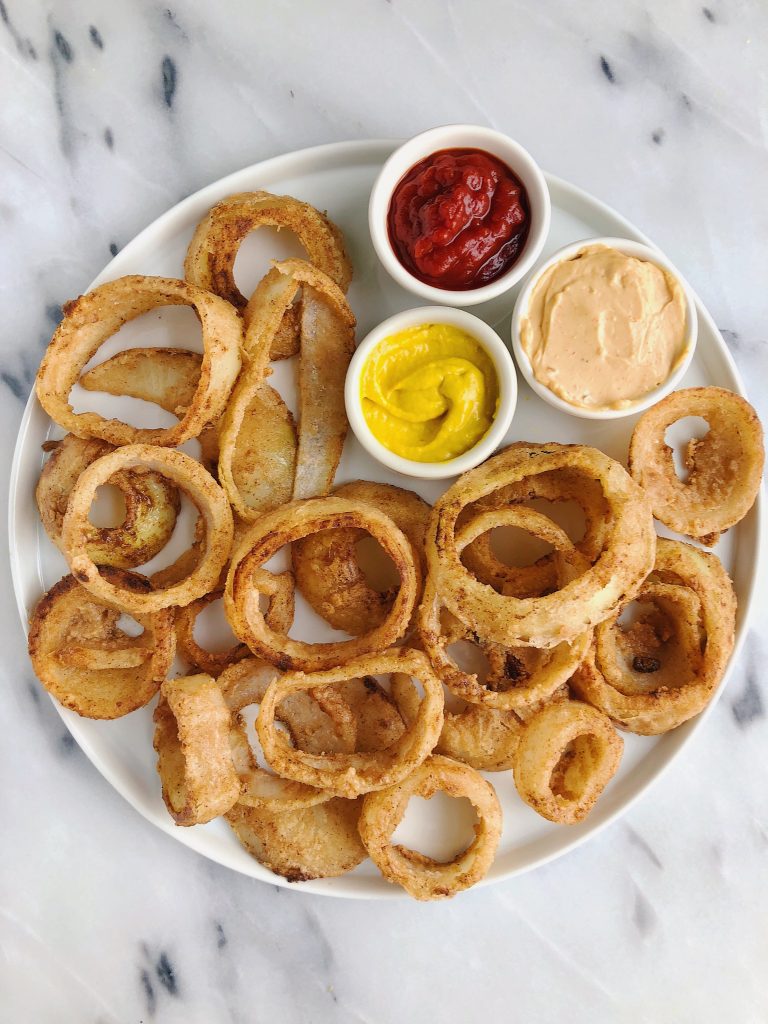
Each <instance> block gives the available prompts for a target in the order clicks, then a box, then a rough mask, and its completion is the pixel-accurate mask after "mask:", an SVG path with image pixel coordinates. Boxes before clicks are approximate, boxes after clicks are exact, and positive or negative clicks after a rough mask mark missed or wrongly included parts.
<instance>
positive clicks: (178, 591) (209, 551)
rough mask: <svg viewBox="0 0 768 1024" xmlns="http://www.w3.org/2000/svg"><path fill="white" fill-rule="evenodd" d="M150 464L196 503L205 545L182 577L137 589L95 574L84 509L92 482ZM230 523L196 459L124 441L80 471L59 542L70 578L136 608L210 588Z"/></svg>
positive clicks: (182, 601)
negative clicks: (162, 586) (144, 590)
mask: <svg viewBox="0 0 768 1024" xmlns="http://www.w3.org/2000/svg"><path fill="white" fill-rule="evenodd" d="M130 469H139V470H152V471H154V472H156V473H160V474H161V475H162V476H164V477H166V478H167V479H169V480H171V481H172V482H173V483H175V484H176V485H177V486H178V487H180V488H181V489H183V490H184V491H185V492H186V493H187V494H188V495H189V497H190V499H191V500H192V501H193V502H194V504H195V505H196V506H197V510H198V512H199V515H200V518H201V519H202V520H203V522H204V525H205V546H204V550H203V552H202V555H201V557H200V560H199V562H198V564H197V566H196V567H195V568H194V569H193V570H192V572H191V573H190V574H189V575H188V576H187V577H186V578H184V579H183V580H182V581H181V582H179V583H175V584H173V585H171V586H169V587H167V588H166V589H165V590H155V591H153V592H152V593H147V594H144V593H142V594H139V593H132V592H131V591H128V590H124V589H123V588H121V587H119V586H115V585H114V584H113V583H111V582H110V580H109V579H108V578H107V577H106V576H103V575H100V573H99V569H98V566H97V565H96V564H95V563H94V562H93V560H92V559H91V558H90V557H89V555H88V551H87V537H88V512H89V510H90V507H91V502H92V501H93V498H94V495H95V493H96V490H97V488H98V487H99V486H100V485H101V484H103V483H106V482H107V480H109V478H110V477H111V476H112V475H113V474H114V473H115V472H117V471H118V470H130ZM233 532H234V527H233V523H232V513H231V511H230V509H229V504H228V503H227V498H226V495H225V494H224V492H223V491H222V490H221V488H220V487H219V486H218V484H217V483H216V482H215V481H214V479H213V478H212V477H211V475H210V474H209V473H207V472H206V471H205V469H203V467H202V466H201V465H200V463H199V462H195V460H194V459H191V458H190V457H189V456H188V455H184V454H183V453H182V452H177V451H173V450H171V449H166V448H155V447H152V446H151V445H141V444H137V445H127V446H126V447H124V448H118V449H117V451H114V452H111V453H110V454H109V455H104V456H102V458H100V459H97V460H96V462H93V463H91V465H90V466H88V468H87V469H86V470H84V472H83V473H82V474H81V476H80V479H79V480H78V481H77V484H76V485H75V488H74V490H73V491H72V495H71V497H70V500H69V506H68V508H67V513H66V515H65V516H64V523H63V526H62V533H61V542H62V547H63V548H64V552H65V555H66V558H67V561H68V562H69V567H70V569H71V571H72V574H73V575H74V576H75V578H76V579H77V580H78V581H79V582H80V583H82V584H83V586H84V587H85V588H86V589H87V590H89V591H90V592H91V593H92V594H94V595H96V596H97V597H100V598H102V600H103V601H105V602H106V603H108V604H112V605H114V606H116V607H118V608H121V609H122V610H123V611H126V612H129V613H130V614H135V613H137V612H141V613H146V612H154V611H158V610H159V609H160V608H168V607H170V606H171V605H182V606H183V605H187V604H189V603H190V602H192V601H194V600H195V598H197V597H202V596H203V594H207V593H208V592H209V591H210V590H212V589H213V588H214V587H215V586H216V584H217V582H218V580H219V577H220V575H221V571H222V569H223V568H224V566H225V565H226V563H227V561H228V559H229V555H230V551H231V549H232V536H233Z"/></svg>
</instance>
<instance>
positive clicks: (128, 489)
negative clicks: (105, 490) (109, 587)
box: [35, 434, 180, 569]
mask: <svg viewBox="0 0 768 1024" xmlns="http://www.w3.org/2000/svg"><path fill="white" fill-rule="evenodd" d="M45 447H46V450H47V451H52V452H53V454H52V455H51V457H50V459H49V460H48V461H47V462H46V464H45V466H44V467H43V471H42V473H41V474H40V479H39V480H38V483H37V488H36V490H35V500H36V501H37V507H38V510H39V512H40V518H41V520H42V523H43V526H44V527H45V531H46V533H47V534H48V536H49V537H50V538H51V540H52V541H53V543H54V544H55V545H56V547H57V548H59V549H61V526H62V522H63V520H64V513H65V512H66V511H67V505H68V504H69V497H70V494H71V493H72V488H73V487H74V486H75V484H76V483H77V481H78V479H79V477H80V474H81V473H82V471H83V470H84V469H85V468H86V466H89V465H90V464H91V463H92V462H95V461H96V459H98V458H101V456H102V455H106V454H108V453H109V452H111V451H113V450H114V449H113V448H112V445H110V444H107V443H106V441H85V440H83V439H82V438H80V437H76V436H75V434H67V435H66V436H65V437H63V438H62V439H61V440H60V441H54V442H50V443H48V444H46V446H45ZM107 483H108V484H111V485H112V486H113V487H117V488H118V489H119V490H120V492H121V493H122V495H123V499H124V501H125V519H124V520H123V522H122V523H121V524H120V525H119V526H113V527H98V526H93V525H91V524H90V523H89V524H88V526H87V527H86V533H87V537H86V544H87V548H88V554H89V555H90V557H91V559H92V560H93V561H94V562H96V563H97V564H99V565H113V566H116V567H117V568H120V569H133V568H135V567H136V566H137V565H143V564H144V563H145V562H148V561H149V560H150V559H151V558H154V556H155V555H156V554H157V553H158V551H161V550H162V549H163V548H164V547H165V545H166V544H167V543H168V541H169V540H170V537H171V534H172V533H173V529H174V527H175V525H176V517H177V515H178V513H179V508H180V502H179V492H178V491H177V490H176V488H175V487H173V486H172V485H171V484H170V483H169V482H168V481H167V480H166V479H165V478H164V477H162V476H160V474H158V473H146V472H137V471H136V470H125V471H122V472H118V473H115V475H114V476H112V477H111V478H110V479H109V480H108V481H107Z"/></svg>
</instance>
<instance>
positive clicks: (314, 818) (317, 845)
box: [226, 798, 365, 882]
mask: <svg viewBox="0 0 768 1024" xmlns="http://www.w3.org/2000/svg"><path fill="white" fill-rule="evenodd" d="M359 817H360V801H359V800H341V799H338V798H335V799H331V800H327V801H324V802H323V803H321V804H313V805H311V806H309V807H302V808H298V809H295V810H285V811H275V810H272V809H270V808H265V807H247V806H245V804H242V803H239V804H237V805H236V806H235V807H233V808H232V810H231V811H229V812H228V813H227V815H226V819H227V821H228V822H229V824H230V825H231V826H232V829H233V831H234V833H235V835H236V836H237V838H238V839H239V840H240V842H241V843H242V844H243V846H244V847H245V849H246V850H247V851H248V853H250V854H251V856H253V857H255V858H256V860H258V861H259V862H260V863H261V864H263V865H264V866H265V867H267V868H269V870H270V871H273V872H274V873H275V874H276V875H282V877H283V878H286V879H287V880H288V881H289V882H308V881H310V879H312V878H333V877H335V876H337V875H343V874H344V873H345V872H347V871H351V870H352V868H355V867H357V865H358V864H360V863H361V862H362V861H363V860H365V847H364V846H363V844H362V842H361V840H360V836H359V834H358V831H357V823H358V819H359Z"/></svg>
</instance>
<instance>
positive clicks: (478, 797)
mask: <svg viewBox="0 0 768 1024" xmlns="http://www.w3.org/2000/svg"><path fill="white" fill-rule="evenodd" d="M438 792H443V793H447V794H448V796H452V797H455V798H457V799H461V798H462V797H466V799H468V800H469V801H470V803H471V804H472V806H473V807H474V808H475V810H476V812H477V816H478V819H479V820H478V823H477V824H476V825H475V838H474V839H473V840H472V842H471V843H470V845H469V846H468V847H467V849H466V850H464V852H463V853H460V854H459V855H458V856H456V857H454V859H453V860H452V861H450V863H448V864H446V863H443V862H441V861H436V860H433V859H432V858H431V857H425V856H424V855H423V854H421V853H417V852H415V851H414V850H409V849H408V848H407V847H405V846H401V845H399V844H397V845H392V843H391V842H390V837H391V835H392V833H393V832H394V831H395V829H396V828H397V826H398V825H399V824H400V822H401V821H402V820H403V816H404V815H405V810H406V807H407V806H408V801H409V800H410V799H411V797H412V796H420V797H423V798H424V799H426V800H429V799H431V797H433V796H434V795H435V793H438ZM501 824H502V816H501V805H500V804H499V800H498V797H497V796H496V793H495V791H494V788H493V786H492V785H491V784H490V783H489V782H486V780H485V779H484V778H483V777H482V776H481V775H479V774H478V773H477V772H476V771H475V770H474V768H470V767H469V766H468V765H464V764H459V762H458V761H452V760H451V759H450V758H448V757H441V756H440V755H433V756H432V757H428V758H427V759H426V761H424V763H423V764H421V765H420V766H419V767H418V768H416V769H415V770H414V771H413V772H412V773H411V774H410V775H409V776H408V778H406V779H404V780H403V781H402V782H400V783H399V784H397V785H394V786H391V787H390V788H389V789H384V790H381V791H380V792H378V793H369V794H368V796H366V797H365V798H364V800H363V811H362V814H361V815H360V822H359V825H358V827H359V830H360V838H361V839H362V840H363V843H364V845H365V848H366V850H367V851H368V856H369V857H370V858H371V860H372V861H373V862H374V864H376V866H377V867H378V868H379V870H380V871H381V873H382V874H383V875H384V877H385V878H386V879H387V881H389V882H393V883H395V884H398V885H402V887H403V888H404V889H405V891H406V892H407V893H408V894H409V895H411V896H413V897H414V899H417V900H440V899H447V898H448V897H450V896H455V895H456V893H459V892H462V891H463V890H464V889H469V888H470V886H472V885H474V884H475V883H476V882H479V881H480V879H481V878H484V877H485V875H486V874H487V873H488V870H489V868H490V867H491V864H492V863H493V858H494V857H495V856H496V849H497V847H498V845H499V839H500V838H501Z"/></svg>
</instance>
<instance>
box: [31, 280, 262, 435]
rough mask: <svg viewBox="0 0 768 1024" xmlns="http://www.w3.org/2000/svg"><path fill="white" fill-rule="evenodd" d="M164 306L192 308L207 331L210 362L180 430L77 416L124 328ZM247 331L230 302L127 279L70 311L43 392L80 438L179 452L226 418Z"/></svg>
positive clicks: (45, 364) (56, 416)
mask: <svg viewBox="0 0 768 1024" xmlns="http://www.w3.org/2000/svg"><path fill="white" fill-rule="evenodd" d="M158 306H191V307H192V309H193V310H194V311H195V313H196V315H197V317H198V319H199V320H200V325H201V327H202V331H203V361H202V365H201V369H200V380H199V383H198V386H197V390H196V392H195V397H194V401H193V402H192V404H191V405H190V407H189V408H188V409H187V411H186V412H185V413H184V415H183V416H182V418H181V419H180V420H179V422H178V423H176V424H174V426H172V427H161V428H156V429H151V430H149V429H142V428H140V427H132V426H130V425H129V424H127V423H122V422H121V421H120V420H106V419H104V417H103V416H100V415H99V414H98V413H95V412H84V413H75V412H73V410H72V407H71V405H69V404H68V398H69V393H70V391H71V390H72V388H73V386H74V385H75V383H76V382H77V379H78V377H79V376H80V372H81V371H82V369H83V367H84V366H85V365H86V363H88V362H89V360H90V359H92V358H93V356H94V355H95V354H96V352H97V351H98V349H99V348H100V347H101V345H102V344H103V343H104V342H105V341H106V340H107V339H108V338H110V337H111V336H112V335H113V334H114V333H115V332H116V331H117V330H118V329H119V328H120V327H122V326H123V324H125V323H127V322H128V321H129V320H133V319H135V318H136V317H137V316H140V315H141V314H142V313H147V312H149V310H151V309H156V308H157V307H158ZM242 342H243V330H242V324H241V322H240V318H239V317H238V315H237V312H236V311H235V310H234V309H233V308H232V307H231V306H230V305H229V304H228V303H226V302H224V301H223V299H220V298H219V297H218V296H216V295H211V294H209V293H208V292H204V291H203V290H202V289H200V288H195V287H194V286H193V285H190V284H187V283H186V282H185V281H176V280H173V279H171V278H165V277H141V276H138V275H134V276H131V277H121V278H119V279H118V280H117V281H109V282H108V283H107V284H102V285H100V286H99V287H98V288H94V290H93V291H92V292H88V294H87V295H81V296H80V298H78V299H75V300H74V301H73V302H68V303H66V304H65V306H64V319H63V320H62V321H61V323H60V324H59V326H58V327H57V328H56V333H55V334H54V335H53V338H52V339H51V343H50V344H49V346H48V348H47V349H46V352H45V355H44V356H43V361H42V363H41V364H40V369H39V370H38V371H37V379H36V382H35V390H36V391H37V397H38V399H39V400H40V404H41V405H42V407H43V408H44V409H45V411H46V412H47V413H48V415H49V416H50V417H51V419H52V420H54V422H56V423H58V424H59V425H60V426H62V427H64V428H65V429H66V430H71V431H72V433H73V434H77V435H78V437H99V438H101V439H102V440H103V441H109V443H110V444H115V445H124V444H137V443H140V444H152V445H166V446H168V447H175V446H176V445H180V444H182V443H183V442H184V441H187V440H189V438H191V437H197V435H198V434H199V433H200V432H201V431H202V429H203V428H204V427H205V426H206V425H207V424H208V423H211V422H212V421H214V420H216V419H218V417H219V416H220V414H221V413H222V411H223V409H224V406H225V405H226V402H227V399H228V398H229V394H230V392H231V390H232V386H233V385H234V383H235V379H236V377H237V374H238V371H239V369H240V346H241V344H242Z"/></svg>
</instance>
